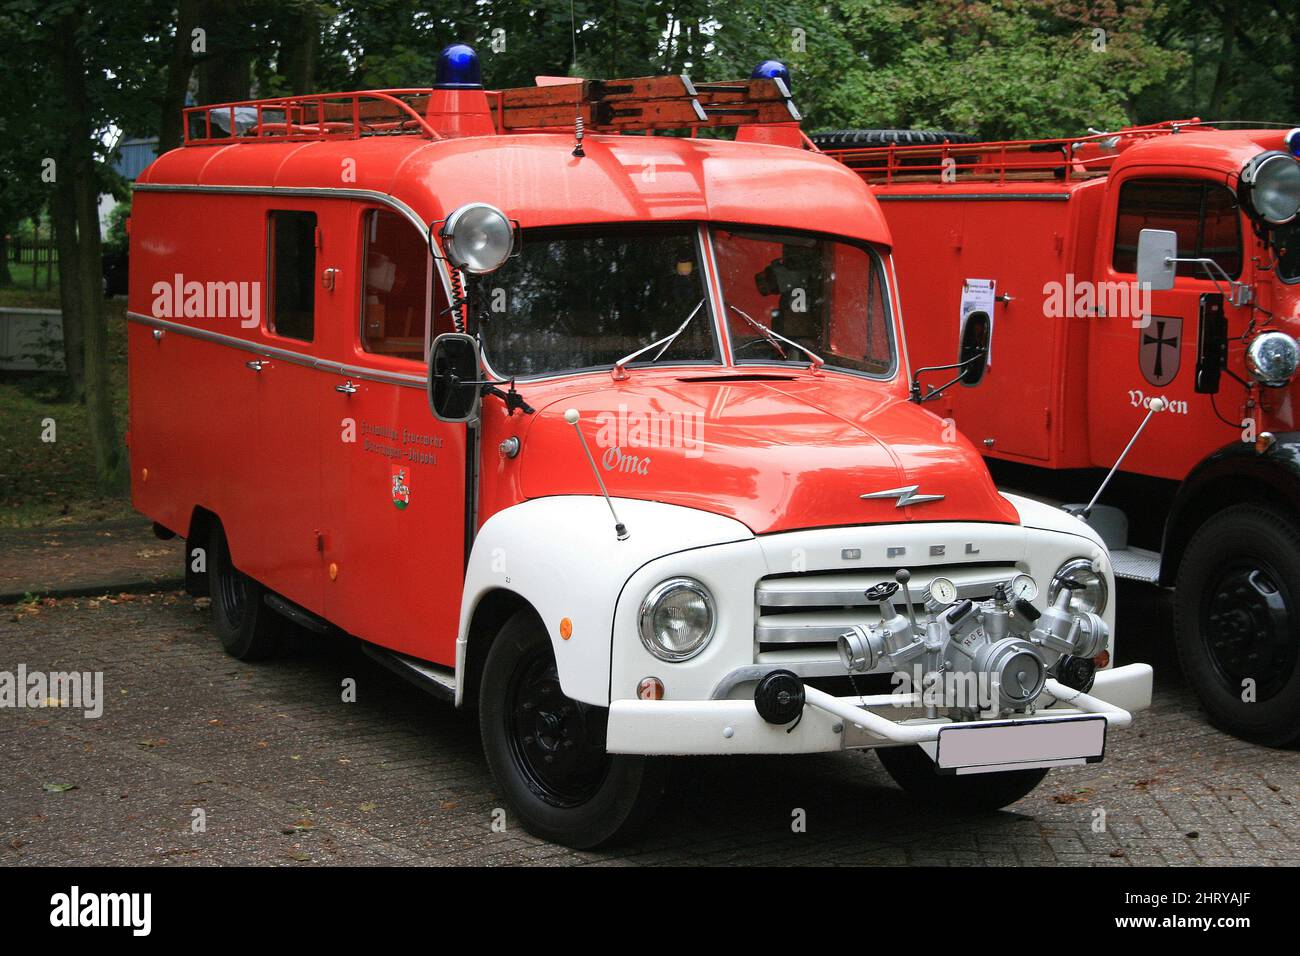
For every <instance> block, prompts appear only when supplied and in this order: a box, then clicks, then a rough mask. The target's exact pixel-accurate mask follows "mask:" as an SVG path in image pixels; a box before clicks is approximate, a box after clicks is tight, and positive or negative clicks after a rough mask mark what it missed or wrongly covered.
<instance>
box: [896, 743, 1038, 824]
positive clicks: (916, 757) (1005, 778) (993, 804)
mask: <svg viewBox="0 0 1300 956" xmlns="http://www.w3.org/2000/svg"><path fill="white" fill-rule="evenodd" d="M876 756H878V757H879V758H880V762H881V763H882V764H884V766H885V770H887V771H888V772H889V775H890V776H891V777H893V778H894V783H896V784H898V785H899V786H900V787H902V788H903V789H904V790H906V791H907V792H908V794H910V795H911V796H913V797H916V798H917V799H918V800H921V801H923V802H925V803H927V804H929V805H930V806H933V807H937V808H939V809H942V810H946V811H948V812H950V813H992V812H993V811H994V810H1001V809H1002V808H1003V807H1006V806H1010V805H1011V804H1013V803H1015V802H1016V801H1017V800H1019V799H1021V798H1022V797H1024V796H1026V795H1027V794H1028V793H1029V791H1031V790H1033V789H1034V787H1036V786H1038V785H1039V784H1040V783H1042V782H1043V778H1044V777H1046V776H1047V770H1048V768H1047V767H1041V768H1038V769H1036V770H1005V771H1002V772H1000V773H972V774H962V775H961V776H957V775H955V774H939V773H935V770H934V761H933V760H931V759H930V758H929V757H928V756H926V753H925V751H924V750H922V749H921V748H920V747H918V746H916V745H910V746H906V747H881V748H879V749H878V750H876Z"/></svg>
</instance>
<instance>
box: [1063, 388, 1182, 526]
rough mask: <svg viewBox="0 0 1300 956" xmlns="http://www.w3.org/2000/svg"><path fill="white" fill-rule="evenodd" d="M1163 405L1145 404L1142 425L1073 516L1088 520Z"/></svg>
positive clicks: (1159, 402) (1156, 401)
mask: <svg viewBox="0 0 1300 956" xmlns="http://www.w3.org/2000/svg"><path fill="white" fill-rule="evenodd" d="M1165 405H1166V403H1165V400H1164V399H1163V398H1153V399H1151V401H1150V402H1148V403H1147V414H1146V417H1145V418H1143V419H1142V424H1141V425H1139V426H1138V427H1137V431H1135V432H1134V433H1133V437H1132V438H1130V439H1129V440H1128V444H1127V445H1125V446H1124V450H1123V451H1122V452H1120V454H1119V458H1117V459H1116V460H1115V464H1113V465H1111V468H1110V472H1109V473H1108V474H1107V475H1106V477H1105V479H1104V480H1103V481H1102V483H1101V487H1100V488H1098V489H1097V493H1096V494H1095V495H1093V496H1092V500H1091V501H1089V502H1088V503H1087V504H1086V505H1084V506H1083V510H1081V511H1074V512H1073V513H1074V514H1076V515H1078V516H1079V517H1080V518H1083V519H1084V520H1087V519H1088V517H1089V516H1090V515H1091V514H1092V509H1093V507H1095V506H1096V504H1097V499H1098V498H1100V497H1101V493H1102V492H1103V491H1105V490H1106V486H1107V485H1109V484H1110V480H1111V479H1112V478H1114V477H1115V472H1117V471H1119V466H1120V465H1122V464H1124V459H1125V458H1127V457H1128V453H1129V452H1130V451H1131V450H1132V449H1133V446H1134V445H1135V444H1137V440H1138V439H1139V438H1141V437H1142V432H1143V431H1144V430H1145V429H1146V427H1147V422H1149V421H1151V418H1152V416H1153V415H1157V414H1159V413H1160V412H1163V411H1164V410H1165Z"/></svg>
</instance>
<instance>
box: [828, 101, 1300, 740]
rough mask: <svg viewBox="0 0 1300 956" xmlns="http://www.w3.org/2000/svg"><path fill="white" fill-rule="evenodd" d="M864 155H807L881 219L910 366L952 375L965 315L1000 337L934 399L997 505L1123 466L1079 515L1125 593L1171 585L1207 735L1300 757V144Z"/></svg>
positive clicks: (861, 151)
mask: <svg viewBox="0 0 1300 956" xmlns="http://www.w3.org/2000/svg"><path fill="white" fill-rule="evenodd" d="M854 135H855V134H851V133H840V134H829V135H824V136H817V135H814V137H813V140H814V141H817V142H820V143H822V144H823V145H824V146H825V147H826V151H827V152H828V153H829V154H830V155H833V156H835V157H837V158H839V159H840V160H841V161H842V162H844V163H845V164H846V165H848V166H850V167H852V168H854V169H855V170H857V171H858V172H859V174H860V175H862V176H863V178H864V180H865V181H867V182H868V183H869V184H870V185H871V188H872V190H873V193H874V194H875V196H876V198H877V200H878V201H879V202H880V204H881V208H882V209H884V211H885V214H886V218H887V220H888V222H889V225H890V228H891V231H892V234H893V236H894V242H895V246H894V249H895V258H896V261H897V262H898V263H899V270H900V280H901V288H902V289H903V290H904V306H905V309H906V314H907V317H908V321H909V332H910V333H911V335H910V343H911V346H912V356H913V359H914V362H915V363H916V364H918V365H922V366H939V365H944V364H950V363H955V362H957V361H959V359H960V358H961V357H963V354H964V353H963V351H962V343H961V341H960V335H961V329H962V328H963V323H964V322H965V321H966V316H967V314H968V311H969V309H968V307H969V306H971V305H979V306H982V307H983V308H984V309H985V312H986V313H987V319H988V321H989V323H990V324H991V325H992V326H993V334H992V345H991V349H990V351H989V352H988V354H987V355H986V356H985V357H984V360H983V361H982V362H981V368H980V373H979V375H978V376H976V375H967V376H966V377H965V379H964V381H963V382H962V383H960V384H958V385H957V386H955V387H953V388H951V389H948V390H947V391H943V392H941V393H933V394H930V393H928V392H927V394H926V395H925V396H924V397H925V398H926V399H929V400H932V407H934V408H935V409H936V410H937V411H939V413H940V414H941V415H944V416H951V417H952V418H953V419H954V420H955V421H956V422H957V424H958V425H959V427H960V428H961V429H962V430H963V431H964V432H965V433H966V434H967V435H969V436H970V437H971V438H972V439H973V440H974V441H975V442H976V443H977V445H978V446H979V447H981V449H982V450H983V452H984V454H985V455H986V456H987V457H988V458H989V459H990V460H991V461H992V462H993V463H994V470H995V473H996V475H997V476H998V478H999V480H1000V481H1001V482H1002V483H1003V484H1004V485H1007V486H1010V487H1017V488H1021V489H1028V490H1031V491H1033V492H1034V493H1036V494H1039V495H1046V496H1049V497H1052V498H1055V499H1057V500H1060V501H1064V502H1071V501H1079V502H1087V501H1090V499H1091V498H1092V496H1093V493H1094V491H1095V490H1096V488H1097V486H1098V484H1099V483H1100V480H1101V477H1102V475H1103V474H1104V472H1105V471H1106V470H1110V469H1112V468H1115V469H1116V476H1115V478H1114V481H1113V482H1112V483H1111V484H1109V485H1108V486H1107V488H1106V491H1105V493H1104V494H1103V495H1102V497H1101V499H1100V503H1094V505H1093V507H1092V508H1091V509H1090V510H1089V514H1088V518H1089V520H1091V521H1092V522H1093V523H1094V524H1095V525H1096V526H1097V527H1098V528H1099V529H1100V530H1102V532H1103V536H1104V537H1105V538H1106V540H1107V544H1108V545H1109V546H1110V548H1111V554H1112V560H1113V561H1114V564H1115V569H1116V573H1117V574H1118V575H1119V576H1120V577H1122V578H1127V579H1132V580H1136V581H1140V582H1145V583H1149V584H1155V585H1159V586H1164V587H1173V588H1175V593H1174V603H1175V622H1176V633H1177V640H1178V650H1179V655H1180V658H1181V660H1182V663H1183V665H1184V669H1185V670H1186V672H1187V675H1188V677H1189V680H1190V682H1191V684H1192V686H1193V687H1194V688H1195V689H1196V691H1197V693H1198V694H1199V696H1200V697H1201V699H1202V701H1203V702H1204V704H1205V706H1206V709H1207V711H1208V712H1209V714H1210V716H1211V717H1212V719H1214V720H1215V721H1216V722H1217V723H1219V724H1220V725H1221V726H1224V727H1226V728H1228V729H1230V730H1232V731H1233V732H1235V733H1238V734H1241V735H1243V736H1247V737H1250V738H1252V739H1257V740H1261V741H1264V742H1268V743H1285V742H1287V741H1289V740H1293V739H1295V737H1296V736H1297V735H1300V667H1298V666H1297V663H1298V661H1300V557H1298V556H1297V552H1298V551H1300V470H1298V468H1297V462H1298V461H1300V444H1298V441H1300V433H1298V432H1297V428H1298V427H1300V426H1298V424H1297V421H1296V410H1295V400H1296V398H1297V397H1298V396H1300V392H1298V391H1297V390H1298V389H1300V385H1297V382H1296V366H1297V360H1300V345H1298V344H1297V340H1296V336H1297V333H1300V259H1298V258H1297V256H1300V235H1298V234H1297V228H1298V227H1297V206H1300V164H1298V163H1297V160H1296V154H1297V151H1298V150H1300V132H1297V131H1296V130H1289V129H1285V128H1277V129H1254V128H1237V127H1235V126H1222V125H1213V124H1206V123H1202V122H1200V121H1198V120H1186V121H1172V122H1166V123H1159V124H1154V125H1151V126H1144V127H1134V128H1129V129H1124V130H1120V131H1117V132H1107V133H1096V132H1093V133H1090V134H1088V135H1083V136H1079V137H1076V138H1072V139H1064V140H1044V141H1017V142H1005V143H983V142H977V141H973V140H972V139H971V138H970V137H961V136H957V135H944V134H931V136H932V142H931V143H929V144H928V145H922V146H919V147H912V146H906V145H900V146H881V145H873V146H871V147H869V148H854V143H853V140H854ZM857 135H858V138H859V140H861V139H862V138H863V137H864V136H865V135H866V134H857ZM989 287H991V291H990V290H989ZM972 290H974V291H972ZM976 293H980V294H982V295H983V298H981V296H980V295H979V294H976ZM975 382H978V384H977V385H976V384H975ZM1153 400H1156V401H1155V402H1154V405H1153ZM1153 407H1154V408H1155V409H1158V411H1156V412H1155V413H1154V415H1153V414H1152V412H1151V410H1152V408H1153ZM1148 419H1149V421H1148ZM1143 426H1145V427H1143ZM1139 429H1141V437H1140V438H1139V439H1138V440H1137V441H1134V440H1133V439H1134V436H1135V433H1136V432H1138V431H1139ZM1076 510H1081V509H1076Z"/></svg>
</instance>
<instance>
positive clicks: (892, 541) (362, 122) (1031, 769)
mask: <svg viewBox="0 0 1300 956" xmlns="http://www.w3.org/2000/svg"><path fill="white" fill-rule="evenodd" d="M786 79H787V76H786V74H784V71H783V69H777V68H774V67H773V66H772V65H771V64H766V65H764V66H763V67H760V69H759V70H756V71H755V74H754V76H752V77H751V78H749V79H748V80H742V81H736V82H731V83H712V84H702V83H701V84H696V83H693V82H692V81H691V80H690V79H689V78H687V77H663V78H658V77H651V78H638V79H632V80H612V81H575V80H568V79H567V78H566V79H563V80H556V81H546V82H545V83H544V85H540V86H538V87H536V88H526V89H520V90H503V91H490V92H489V91H485V90H484V89H483V88H482V86H481V84H480V83H479V78H478V66H477V61H476V59H475V58H474V56H473V51H472V50H469V49H468V48H467V47H463V46H454V47H451V48H449V49H448V50H447V51H446V52H445V53H444V56H443V61H442V64H441V65H440V75H439V77H438V82H437V83H436V84H435V86H434V87H432V88H429V89H414V90H389V91H366V92H362V93H349V94H337V95H328V94H322V95H316V96H307V97H295V98H287V99H279V100H266V101H256V102H253V103H241V104H222V105H219V106H205V107H197V108H194V109H193V110H190V111H189V112H188V115H187V123H186V129H187V136H188V141H187V144H186V145H185V146H183V147H181V148H180V149H178V150H175V151H173V152H172V153H169V154H167V155H165V156H163V157H161V158H160V159H159V160H158V161H157V162H155V163H154V165H153V166H151V167H150V168H149V170H147V171H146V173H145V174H144V175H142V176H141V178H140V182H139V184H138V185H137V187H136V188H137V197H136V200H135V207H134V212H133V220H132V228H131V241H132V253H131V255H132V272H131V282H132V286H131V295H130V303H129V318H130V323H131V325H130V335H129V349H130V353H129V355H130V385H131V432H130V442H131V452H132V467H133V488H132V491H133V501H134V503H135V505H136V507H137V508H138V509H139V510H141V511H142V512H144V513H145V514H147V515H149V516H150V517H151V518H153V519H154V520H155V521H156V522H157V523H158V524H159V525H160V527H162V528H163V529H166V530H167V531H170V532H174V533H176V534H179V535H182V536H184V537H186V539H187V551H188V552H189V554H190V556H191V559H192V560H191V565H190V576H191V583H192V585H193V587H194V589H195V590H196V591H205V592H206V593H209V594H210V595H211V596H212V600H213V621H214V627H215V629H216V630H217V633H218V636H219V637H220V638H221V640H222V642H223V644H224V646H225V647H226V648H227V650H229V651H230V652H231V653H232V654H234V655H235V656H237V657H240V658H245V659H251V658H257V657H262V656H265V655H267V654H270V653H272V652H273V651H274V650H275V649H276V646H277V636H278V634H279V632H280V631H281V630H282V628H283V627H284V626H285V622H286V621H291V622H295V623H296V624H297V626H299V627H304V628H307V629H309V630H325V629H334V630H338V631H342V632H345V633H347V634H350V635H352V636H355V637H356V638H358V639H360V640H361V641H362V642H363V645H364V646H365V647H366V649H367V650H368V651H369V652H371V653H372V654H374V655H375V656H376V657H378V658H380V659H381V660H382V661H383V662H384V663H386V664H387V665H388V666H390V667H392V668H393V669H394V670H397V671H398V672H399V673H402V674H403V675H404V676H407V677H409V678H411V679H412V680H413V681H415V682H417V683H419V684H421V686H424V687H426V688H427V689H429V690H431V691H432V692H434V693H436V694H438V695H440V696H443V697H445V698H446V699H447V700H448V701H449V702H450V703H453V704H455V705H457V706H472V707H475V708H477V710H478V713H479V717H480V726H481V731H482V736H483V746H484V751H485V754H486V756H487V760H488V764H489V766H490V767H491V769H492V772H493V774H494V776H495V778H496V780H497V782H498V785H499V787H500V789H501V791H502V793H503V795H504V796H505V797H506V799H507V800H508V803H509V805H510V807H511V808H513V812H514V814H515V816H516V817H517V818H519V819H520V820H521V821H522V822H523V823H524V825H525V826H527V827H528V828H529V829H530V830H532V831H533V832H536V833H539V834H541V835H543V836H545V837H547V838H549V839H553V840H557V841H559V842H564V843H566V844H569V845H574V846H594V845H597V844H600V843H604V842H608V841H611V840H614V839H617V838H619V837H621V836H623V835H625V834H626V833H627V832H629V830H630V828H632V827H634V826H635V825H636V824H637V823H639V822H640V821H641V820H643V819H644V818H645V816H646V815H647V814H648V813H649V811H650V809H651V808H652V806H653V804H654V802H655V800H657V799H658V797H659V795H660V794H661V793H662V791H663V779H664V778H663V774H664V771H665V767H666V764H665V760H664V758H666V757H670V756H673V755H683V754H733V753H771V754H778V753H780V754H786V753H808V752H821V751H838V750H842V749H846V748H880V750H881V755H882V760H883V761H884V762H885V765H886V767H887V768H889V769H890V772H891V773H892V774H893V775H894V776H895V778H896V779H898V780H899V781H900V783H902V784H903V785H904V786H906V787H908V788H909V790H911V791H912V792H914V793H915V794H917V796H918V798H923V799H931V800H935V801H938V802H947V803H950V804H954V805H958V806H962V807H964V808H967V809H972V808H976V807H980V806H983V807H999V806H1003V805H1005V804H1007V803H1008V802H1011V801H1013V800H1015V799H1018V798H1019V797H1020V796H1023V795H1024V794H1025V793H1027V792H1028V790H1029V789H1031V788H1032V787H1033V786H1034V785H1036V784H1037V783H1038V781H1039V780H1041V779H1042V777H1043V775H1044V774H1046V773H1047V772H1048V770H1050V769H1051V768H1052V767H1055V766H1064V765H1068V764H1074V763H1083V762H1090V761H1096V760H1099V759H1101V757H1102V755H1103V752H1104V749H1105V746H1106V740H1107V734H1108V731H1109V730H1112V729H1119V728H1123V727H1126V726H1128V725H1129V724H1130V723H1131V721H1132V714H1133V712H1134V711H1137V710H1140V709H1142V708H1144V707H1146V706H1148V704H1149V701H1150V690H1151V670H1150V668H1149V667H1146V666H1145V665H1142V664H1129V665H1126V666H1123V667H1117V666H1114V664H1115V657H1114V642H1113V636H1112V634H1113V626H1114V603H1113V600H1111V598H1110V595H1112V594H1113V584H1114V579H1113V571H1112V568H1111V565H1110V560H1109V557H1108V554H1107V550H1106V548H1105V546H1104V544H1103V542H1102V539H1101V537H1100V535H1099V534H1098V533H1097V532H1096V531H1095V530H1093V529H1092V528H1090V527H1089V526H1087V525H1085V524H1082V523H1080V522H1078V521H1077V520H1075V519H1073V518H1071V517H1070V516H1069V515H1065V514H1062V513H1060V512H1058V511H1056V510H1054V509H1052V508H1048V507H1045V506H1043V505H1040V504H1037V503H1035V502H1033V501H1030V500H1028V499H1021V498H1015V497H1011V496H1007V495H1003V494H1001V493H999V492H998V491H997V489H996V488H995V487H994V485H993V483H992V480H991V479H990V477H989V474H988V471H987V468H986V467H985V466H984V464H983V462H982V461H981V459H980V456H979V454H978V452H977V451H976V449H975V448H973V447H972V446H971V445H970V443H969V442H967V441H966V440H965V439H964V438H962V437H961V436H960V435H958V434H957V433H956V431H955V430H951V429H948V428H947V427H946V426H945V423H944V422H943V421H942V420H941V419H940V418H939V417H937V416H935V415H933V414H931V413H930V411H928V410H927V409H925V408H922V407H919V406H917V405H916V404H914V403H912V402H910V401H909V400H908V395H909V387H908V382H909V378H910V371H909V366H908V358H907V352H906V349H905V347H904V344H903V343H904V339H903V325H902V322H901V316H900V309H899V299H898V283H897V277H896V276H897V273H896V266H895V263H894V257H893V253H892V249H891V239H890V233H889V230H888V228H887V227H886V226H885V223H884V220H883V217H882V216H881V214H880V210H879V208H878V206H877V205H876V203H875V201H874V199H873V198H872V197H871V195H870V193H869V191H868V190H867V188H866V187H865V186H864V185H863V183H862V182H861V181H860V180H859V178H858V177H856V176H855V175H853V174H852V173H850V172H848V171H847V170H845V169H844V168H843V166H841V165H840V164H838V163H836V162H833V161H832V160H829V159H827V158H824V157H819V156H815V155H812V154H810V153H808V152H807V151H804V150H801V149H792V148H790V147H789V146H786V145H777V144H775V143H762V142H759V141H758V140H761V139H763V138H764V137H763V136H762V135H757V134H754V133H753V130H752V129H751V132H750V133H749V134H745V135H741V136H738V138H737V141H728V140H724V139H719V138H705V137H703V136H696V135H691V136H659V135H653V134H654V133H655V132H656V131H658V130H660V129H663V128H686V129H690V130H693V131H697V132H698V131H699V130H701V129H706V128H712V127H725V126H728V125H735V124H737V123H738V122H740V123H743V124H744V125H745V126H747V127H751V128H760V129H761V128H763V127H764V126H766V125H771V127H772V128H773V129H786V130H788V129H789V127H790V124H791V123H793V122H796V121H797V119H798V113H797V111H796V110H795V108H794V106H793V103H792V101H791V100H790V95H789V90H788V86H787V83H786ZM743 132H744V131H743V130H742V133H743ZM634 134H643V135H634ZM645 134H648V135H645ZM796 135H797V133H796ZM775 138H777V139H779V138H780V137H779V135H778V136H775ZM864 209H865V210H866V214H865V215H864V213H863V210H864ZM200 559H202V560H201V561H200ZM200 565H202V567H201V568H200Z"/></svg>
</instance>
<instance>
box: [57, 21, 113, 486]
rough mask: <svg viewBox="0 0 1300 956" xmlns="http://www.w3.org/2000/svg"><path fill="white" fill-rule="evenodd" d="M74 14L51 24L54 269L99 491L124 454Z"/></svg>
mask: <svg viewBox="0 0 1300 956" xmlns="http://www.w3.org/2000/svg"><path fill="white" fill-rule="evenodd" d="M80 19H81V14H80V12H76V13H71V14H68V15H66V16H65V17H63V19H61V20H60V21H59V23H58V27H57V31H56V32H57V48H56V49H57V52H56V56H55V59H56V62H55V64H54V66H55V72H56V75H57V76H58V78H59V85H60V88H61V91H62V93H63V100H64V108H65V110H66V113H65V123H66V129H67V140H66V142H67V146H68V153H69V155H70V158H71V162H70V164H69V166H70V168H64V169H61V170H59V174H58V191H59V192H60V193H64V194H65V196H64V200H63V201H64V202H67V203H69V204H70V205H71V207H72V210H73V215H74V218H75V221H76V227H77V231H76V242H75V247H76V259H75V261H74V262H70V263H68V264H67V265H68V267H67V268H66V269H61V270H60V273H59V284H60V288H62V287H63V286H64V285H65V284H71V292H72V294H73V295H75V296H76V298H77V300H78V304H79V305H80V307H81V314H82V319H83V334H84V338H85V352H84V354H85V361H86V369H85V374H86V423H87V425H88V427H89V432H90V444H91V449H92V450H93V452H94V455H95V477H96V481H97V483H98V485H99V488H100V490H101V491H102V492H104V493H108V494H113V493H117V492H120V491H122V490H124V486H125V478H126V469H125V465H126V456H125V455H124V454H123V449H122V447H121V445H119V444H118V440H117V423H116V422H115V421H114V419H113V403H112V390H111V388H110V382H109V372H108V322H107V317H106V316H105V315H104V285H103V281H104V280H103V268H104V266H103V255H102V249H101V244H100V237H99V203H98V198H99V197H98V195H97V189H96V182H97V179H96V177H95V170H94V157H93V155H92V153H91V114H90V102H89V99H88V98H87V95H86V75H85V73H84V68H83V63H84V58H83V57H82V56H81V52H80V50H79V49H78V44H77V27H78V25H79V20H80Z"/></svg>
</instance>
